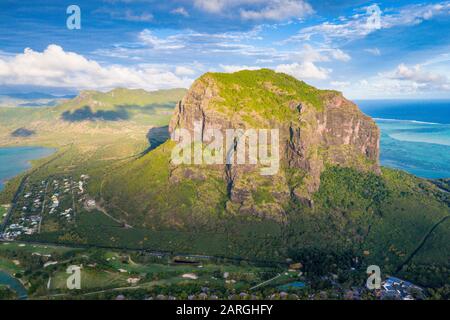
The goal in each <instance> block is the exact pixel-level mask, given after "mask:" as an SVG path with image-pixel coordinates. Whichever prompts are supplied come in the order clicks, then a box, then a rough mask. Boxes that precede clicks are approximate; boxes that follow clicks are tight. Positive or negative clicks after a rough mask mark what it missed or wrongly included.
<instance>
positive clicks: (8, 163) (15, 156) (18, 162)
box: [0, 147, 55, 191]
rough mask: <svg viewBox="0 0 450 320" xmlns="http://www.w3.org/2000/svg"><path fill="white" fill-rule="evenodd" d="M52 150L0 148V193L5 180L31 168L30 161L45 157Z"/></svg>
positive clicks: (52, 150) (40, 148)
mask: <svg viewBox="0 0 450 320" xmlns="http://www.w3.org/2000/svg"><path fill="white" fill-rule="evenodd" d="M53 152H55V150H54V149H49V148H42V147H5V148H0V191H1V190H2V189H3V187H4V183H5V181H6V180H7V179H11V178H13V177H15V176H17V175H18V174H20V173H22V172H24V171H26V170H27V169H29V168H30V167H31V164H30V160H35V159H40V158H44V157H47V156H49V155H51V154H52V153H53Z"/></svg>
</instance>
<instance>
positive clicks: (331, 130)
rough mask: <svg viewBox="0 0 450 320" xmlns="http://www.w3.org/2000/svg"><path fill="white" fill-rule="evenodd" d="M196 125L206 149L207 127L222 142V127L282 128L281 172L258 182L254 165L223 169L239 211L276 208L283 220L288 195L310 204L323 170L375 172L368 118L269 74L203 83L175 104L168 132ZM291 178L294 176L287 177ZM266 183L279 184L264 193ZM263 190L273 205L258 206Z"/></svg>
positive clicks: (375, 143)
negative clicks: (273, 198)
mask: <svg viewBox="0 0 450 320" xmlns="http://www.w3.org/2000/svg"><path fill="white" fill-rule="evenodd" d="M196 122H198V123H199V126H200V128H201V130H200V132H199V135H200V136H201V137H202V141H201V142H202V143H204V144H208V142H209V141H206V138H204V136H205V132H206V131H207V130H208V129H219V130H220V131H221V132H222V135H223V136H225V134H226V132H225V131H226V129H244V130H245V129H258V128H270V129H277V130H279V135H280V142H279V143H280V156H281V167H282V168H284V170H282V171H281V172H280V173H279V174H277V175H276V176H271V177H267V178H266V179H261V178H260V177H259V175H260V174H259V170H258V169H259V168H255V166H242V165H237V166H236V165H230V166H227V167H226V168H225V167H223V168H222V170H223V171H224V172H225V170H227V184H228V186H229V193H230V200H231V205H232V206H234V207H235V208H236V210H237V211H243V210H244V211H248V212H253V213H257V214H265V213H266V212H267V214H269V215H270V214H274V212H273V209H274V208H275V207H274V206H273V205H274V204H276V207H277V208H276V211H278V213H279V214H280V215H281V214H283V211H284V210H283V207H284V206H285V205H286V204H287V202H288V201H290V200H291V199H290V196H292V197H293V198H295V199H296V200H299V201H303V202H305V201H306V202H310V200H311V195H312V194H313V193H314V192H316V191H317V190H318V189H319V185H320V175H321V173H322V172H323V170H324V169H325V167H326V166H327V165H341V166H346V167H354V168H357V169H358V170H361V171H371V172H377V173H379V171H380V169H379V165H378V157H379V139H380V133H379V130H378V128H377V126H376V125H375V123H374V122H373V120H372V119H370V118H369V117H367V116H365V115H364V114H362V113H361V111H360V110H359V109H358V107H357V106H356V105H355V104H353V103H351V102H350V101H348V100H346V99H345V98H344V97H343V96H342V94H341V93H339V92H336V91H326V90H318V89H315V88H313V87H311V86H309V85H307V84H305V83H304V82H301V81H298V80H296V79H294V78H292V77H290V76H287V75H285V74H281V73H275V72H273V71H271V70H267V69H263V70H259V71H242V72H238V73H235V74H217V73H216V74H213V73H210V74H206V75H204V76H203V77H201V78H200V79H199V80H197V81H196V82H195V84H194V85H193V86H192V87H191V89H190V90H189V92H188V94H187V95H186V96H185V97H184V99H183V101H181V102H180V103H179V105H178V107H177V110H176V112H175V115H174V117H173V118H172V121H171V127H170V130H171V132H174V131H175V130H176V129H177V128H183V129H187V130H189V131H190V132H191V135H192V136H193V135H194V123H196ZM255 169H256V170H255ZM189 170H190V169H189ZM292 172H294V175H295V177H290V175H291V174H292ZM300 176H301V178H300V179H298V178H299V177H300ZM271 180H272V181H277V183H276V184H272V185H271V187H264V185H268V183H269V181H271ZM289 180H291V181H289ZM293 180H295V181H293ZM261 189H265V192H267V193H270V194H276V195H277V197H276V201H275V202H272V203H270V207H267V208H263V206H257V205H255V201H254V200H255V199H254V197H252V193H255V192H257V191H258V190H261Z"/></svg>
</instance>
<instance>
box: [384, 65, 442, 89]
mask: <svg viewBox="0 0 450 320" xmlns="http://www.w3.org/2000/svg"><path fill="white" fill-rule="evenodd" d="M388 76H389V77H390V78H392V79H396V80H402V81H409V82H411V83H413V84H415V85H416V86H417V88H423V89H439V90H450V82H449V79H448V78H447V77H446V76H444V75H441V74H438V73H435V72H431V71H426V70H423V69H422V66H421V65H415V66H412V67H408V66H407V65H405V64H403V63H402V64H400V65H399V66H398V67H397V69H396V70H395V71H394V72H393V73H391V74H388Z"/></svg>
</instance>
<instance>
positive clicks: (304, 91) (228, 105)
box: [197, 69, 331, 121]
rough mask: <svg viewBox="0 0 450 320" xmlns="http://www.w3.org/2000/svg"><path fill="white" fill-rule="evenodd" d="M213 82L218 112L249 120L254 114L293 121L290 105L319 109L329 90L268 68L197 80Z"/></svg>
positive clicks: (208, 76)
mask: <svg viewBox="0 0 450 320" xmlns="http://www.w3.org/2000/svg"><path fill="white" fill-rule="evenodd" d="M210 79H213V80H214V81H215V83H217V86H218V89H219V91H220V98H219V99H217V100H215V101H214V102H213V104H214V106H215V107H216V108H218V110H223V111H225V112H228V113H233V112H242V113H247V115H248V116H250V117H251V115H252V113H253V112H256V113H258V114H261V115H263V116H264V117H266V118H267V119H271V118H275V119H277V120H281V121H287V120H293V119H295V118H294V116H295V114H293V112H292V109H291V108H292V106H290V103H292V102H293V101H298V100H301V101H302V102H304V103H309V104H311V105H312V106H314V107H315V108H317V109H319V110H321V109H323V105H324V98H325V96H326V95H327V94H328V93H330V92H331V91H326V90H318V89H316V88H314V87H312V86H310V85H308V84H306V83H305V82H303V81H298V80H297V79H295V78H293V77H291V76H288V75H286V74H283V73H276V72H274V71H272V70H269V69H262V70H258V71H248V70H244V71H240V72H236V73H232V74H230V73H207V74H205V75H203V76H202V77H201V78H200V79H199V80H197V81H209V80H210Z"/></svg>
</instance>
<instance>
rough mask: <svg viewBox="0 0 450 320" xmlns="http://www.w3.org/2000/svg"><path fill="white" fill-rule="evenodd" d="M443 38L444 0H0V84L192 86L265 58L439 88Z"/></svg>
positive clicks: (347, 87) (345, 84)
mask: <svg viewBox="0 0 450 320" xmlns="http://www.w3.org/2000/svg"><path fill="white" fill-rule="evenodd" d="M71 5H76V6H78V8H79V9H80V15H79V17H80V19H79V20H77V16H76V15H73V14H74V11H71V10H69V12H68V11H67V10H68V7H69V6H71ZM77 21H79V22H80V25H79V26H80V28H79V29H78V28H75V29H74V28H73V26H74V25H76V22H77ZM68 24H69V27H68ZM449 49H450V1H415V0H412V1H411V0H409V1H404V0H396V1H393V0H378V1H376V2H375V1H360V0H349V1H345V0H344V1H332V0H324V1H319V0H165V1H155V0H99V1H93V0H89V1H87V0H71V1H66V0H47V1H35V0H21V1H15V0H1V1H0V92H3V93H5V92H47V93H54V94H63V93H76V92H78V91H80V90H85V89H92V90H102V91H106V90H109V89H112V88H115V87H126V88H143V89H146V90H157V89H167V88H178V87H185V88H188V87H189V86H190V85H191V84H192V82H193V81H194V80H195V79H196V78H198V77H199V76H201V75H202V74H203V73H205V72H235V71H238V70H242V69H258V68H270V69H274V70H276V71H278V72H284V73H287V74H290V75H292V76H294V77H296V78H298V79H300V80H303V81H305V82H307V83H309V84H312V85H314V86H316V87H319V88H323V89H335V90H339V91H342V92H343V93H344V94H345V95H346V96H347V97H349V98H351V99H391V98H396V99H397V98H398V99H400V98H401V99H406V98H424V99H431V98H442V99H446V98H450V50H449Z"/></svg>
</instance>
